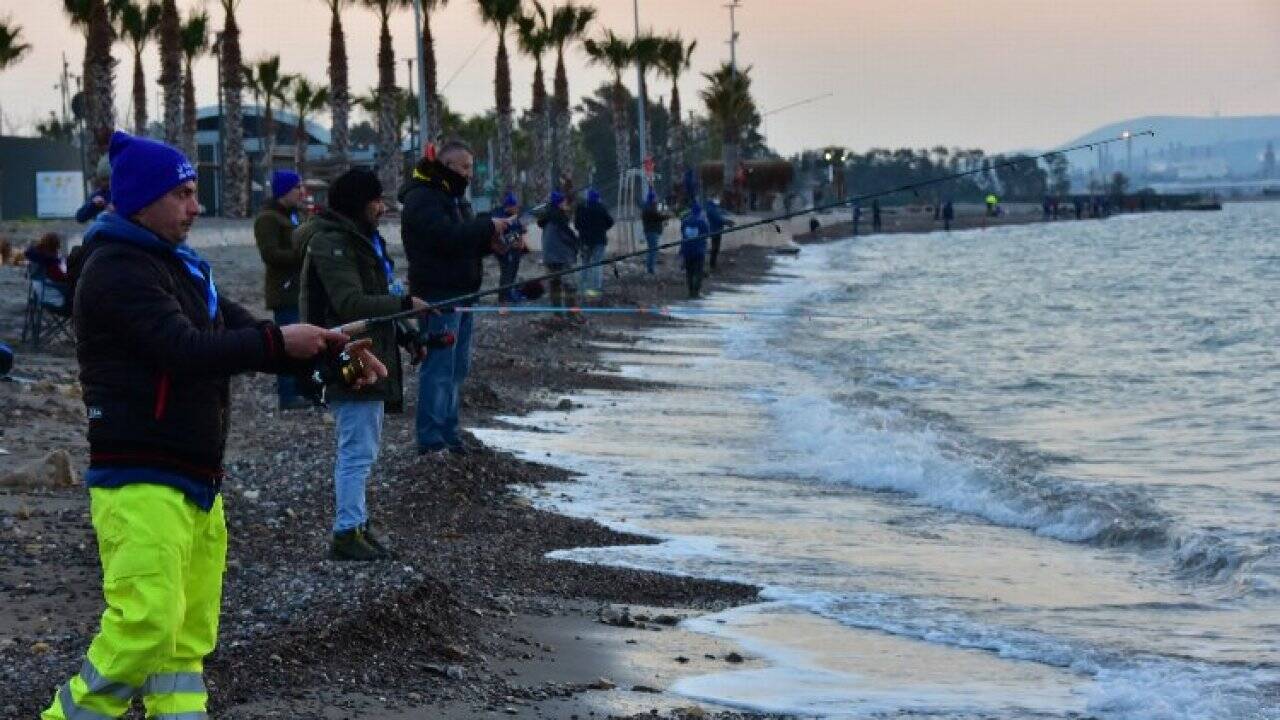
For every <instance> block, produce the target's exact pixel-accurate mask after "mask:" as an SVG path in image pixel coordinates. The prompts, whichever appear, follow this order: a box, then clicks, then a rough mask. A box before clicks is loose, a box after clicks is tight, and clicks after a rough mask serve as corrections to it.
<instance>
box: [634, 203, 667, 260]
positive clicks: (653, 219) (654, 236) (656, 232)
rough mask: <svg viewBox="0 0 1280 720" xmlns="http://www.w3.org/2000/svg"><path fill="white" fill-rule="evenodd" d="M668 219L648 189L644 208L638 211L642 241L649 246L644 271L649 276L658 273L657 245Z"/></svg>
mask: <svg viewBox="0 0 1280 720" xmlns="http://www.w3.org/2000/svg"><path fill="white" fill-rule="evenodd" d="M670 217H671V216H670V215H668V214H666V213H664V212H663V211H662V209H661V208H659V207H658V194H657V193H656V192H654V191H653V188H649V192H648V193H646V194H645V196H644V206H643V207H642V208H641V209H640V223H641V226H642V228H643V229H644V241H645V242H646V243H648V245H649V254H648V255H647V256H646V258H645V269H646V270H648V271H649V274H650V275H653V274H655V273H657V272H658V245H659V244H660V242H661V240H662V226H663V225H666V223H667V220H668V219H670Z"/></svg>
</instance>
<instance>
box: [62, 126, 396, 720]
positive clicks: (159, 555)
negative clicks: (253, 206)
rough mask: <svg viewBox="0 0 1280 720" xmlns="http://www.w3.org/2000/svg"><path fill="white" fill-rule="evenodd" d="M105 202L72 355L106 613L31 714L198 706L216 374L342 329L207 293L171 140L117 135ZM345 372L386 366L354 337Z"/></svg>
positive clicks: (219, 546) (210, 595)
mask: <svg viewBox="0 0 1280 720" xmlns="http://www.w3.org/2000/svg"><path fill="white" fill-rule="evenodd" d="M110 157H111V166H112V181H113V185H114V197H113V203H114V206H115V210H114V211H113V212H107V213H103V214H102V215H100V216H99V217H98V219H97V221H96V222H95V223H94V224H93V226H92V227H91V228H90V229H89V231H88V233H86V235H85V241H84V247H85V250H84V253H83V256H84V260H83V262H82V263H80V264H78V265H77V266H76V268H75V269H73V279H74V280H76V282H75V286H76V298H77V302H76V303H75V314H74V321H75V325H76V338H77V342H76V359H77V360H78V361H79V364H80V380H81V383H82V384H83V387H84V403H85V408H86V410H87V415H88V418H89V469H88V471H87V472H86V473H85V483H86V484H87V485H88V486H89V505H90V515H91V518H92V522H93V527H94V530H95V532H96V533H97V536H98V551H99V554H100V556H101V562H102V573H103V579H102V592H103V595H104V598H105V600H106V605H107V609H106V611H105V612H104V613H103V614H102V619H101V628H100V630H99V632H98V634H97V635H96V636H95V637H94V639H93V641H92V642H91V643H90V645H89V649H88V651H87V652H86V656H85V661H84V663H83V665H82V666H81V669H80V672H79V673H77V674H76V675H74V676H72V678H71V679H70V680H69V681H67V682H66V683H65V684H63V685H62V686H61V687H60V688H59V689H58V691H57V693H56V695H55V697H54V699H53V702H52V704H51V705H50V706H49V708H48V709H47V710H45V711H44V713H43V714H42V715H41V718H42V720H75V719H78V718H117V717H121V716H123V715H124V714H125V713H126V712H127V711H128V710H129V706H130V704H131V703H132V700H133V698H135V697H140V698H142V701H143V702H144V703H145V704H146V706H147V710H148V713H147V714H148V716H149V717H169V718H177V717H183V718H188V717H189V718H197V717H205V710H206V705H207V703H208V693H207V691H206V690H205V685H204V680H203V668H204V658H205V656H206V655H208V654H209V653H210V652H212V651H213V648H214V645H215V644H216V639H217V634H218V611H219V605H220V602H221V596H222V576H223V572H224V571H225V569H226V554H227V530H226V523H225V520H224V516H223V510H222V496H221V492H220V491H221V485H222V478H223V475H224V471H223V466H222V461H223V451H224V449H225V448H226V444H227V429H228V415H229V411H230V394H231V393H230V380H231V376H232V375H235V374H238V373H244V372H254V371H257V372H273V373H278V372H298V371H301V370H303V368H309V367H310V366H311V361H312V359H313V358H314V357H316V356H317V355H318V354H321V353H324V352H330V351H333V350H335V349H341V348H342V347H343V346H344V345H346V343H347V342H348V340H349V338H347V337H346V336H345V335H343V334H341V333H337V332H333V331H330V330H325V329H323V328H319V327H316V326H313V325H289V326H286V327H280V326H277V325H276V324H274V323H270V322H259V321H258V320H257V319H255V318H254V317H253V316H252V315H250V314H249V313H248V312H247V311H246V310H244V309H243V308H241V307H240V306H239V305H237V304H236V303H234V302H231V301H230V300H228V299H226V298H224V297H221V296H220V295H219V294H218V289H217V286H216V285H215V284H214V281H213V272H212V270H211V269H210V267H209V264H208V263H206V262H205V261H204V260H203V259H201V258H200V256H199V255H197V254H196V252H195V251H194V250H192V249H191V248H190V247H188V246H187V245H186V243H185V240H186V237H187V233H188V231H189V230H190V229H191V225H192V223H193V222H194V221H195V218H196V215H197V214H198V213H199V204H198V203H197V202H196V182H195V180H196V172H195V169H194V168H192V167H191V164H190V163H189V162H187V159H186V158H185V157H183V156H182V153H180V152H178V151H177V150H175V149H173V148H171V147H169V146H167V145H163V144H161V143H158V142H153V141H151V140H146V139H143V138H135V137H131V136H129V135H126V134H125V133H122V132H116V133H115V135H113V136H112V138H111V149H110ZM347 347H348V349H349V351H350V352H352V353H354V354H356V355H357V356H358V357H359V358H360V359H361V360H363V361H364V362H366V363H368V365H367V366H366V367H367V372H365V373H363V375H362V376H361V377H360V378H359V379H358V381H357V383H358V384H365V383H372V382H375V381H376V380H377V379H378V378H379V377H382V376H385V375H386V368H385V367H384V366H383V365H382V363H380V362H379V361H378V359H377V358H376V357H374V356H373V355H372V354H370V353H369V351H368V345H367V343H364V344H353V345H349V346H347Z"/></svg>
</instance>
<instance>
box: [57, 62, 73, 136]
mask: <svg viewBox="0 0 1280 720" xmlns="http://www.w3.org/2000/svg"><path fill="white" fill-rule="evenodd" d="M69 70H70V66H69V65H68V64H67V54H66V53H62V82H60V83H58V89H59V90H61V91H62V124H63V125H65V124H67V122H68V121H69V120H70V118H68V117H67V104H68V103H69V102H70V97H69V96H70V88H71V86H70V84H69V82H68V81H69V78H68V77H67V74H68V71H69Z"/></svg>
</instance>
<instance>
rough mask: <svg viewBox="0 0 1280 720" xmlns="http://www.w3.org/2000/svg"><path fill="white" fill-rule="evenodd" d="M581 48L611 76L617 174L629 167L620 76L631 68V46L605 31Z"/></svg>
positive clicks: (627, 127) (624, 93)
mask: <svg viewBox="0 0 1280 720" xmlns="http://www.w3.org/2000/svg"><path fill="white" fill-rule="evenodd" d="M583 48H585V49H586V51H587V57H588V58H590V59H591V61H592V62H593V63H596V64H599V65H604V66H605V67H607V68H608V69H609V70H610V71H611V72H612V73H613V142H614V150H615V151H616V152H617V156H618V173H619V174H622V173H625V172H626V171H627V170H628V169H630V167H631V127H630V124H629V122H630V121H629V120H628V118H627V90H626V88H625V87H623V85H622V73H623V72H625V71H626V69H627V68H629V67H631V63H632V62H633V60H634V57H635V54H634V52H633V48H632V47H631V43H629V42H627V41H626V40H623V39H622V38H620V37H618V36H617V35H615V34H614V32H613V31H612V30H606V31H605V33H604V36H603V37H602V38H600V39H599V40H591V39H588V40H585V41H584V42H583Z"/></svg>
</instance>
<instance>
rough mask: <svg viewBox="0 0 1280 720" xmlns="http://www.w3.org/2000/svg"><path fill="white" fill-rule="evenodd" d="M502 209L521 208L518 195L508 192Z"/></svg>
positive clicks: (503, 199)
mask: <svg viewBox="0 0 1280 720" xmlns="http://www.w3.org/2000/svg"><path fill="white" fill-rule="evenodd" d="M502 207H504V208H508V209H510V208H517V207H520V201H519V200H517V199H516V194H515V193H513V192H511V191H510V190H508V191H507V194H506V196H505V197H503V198H502Z"/></svg>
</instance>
